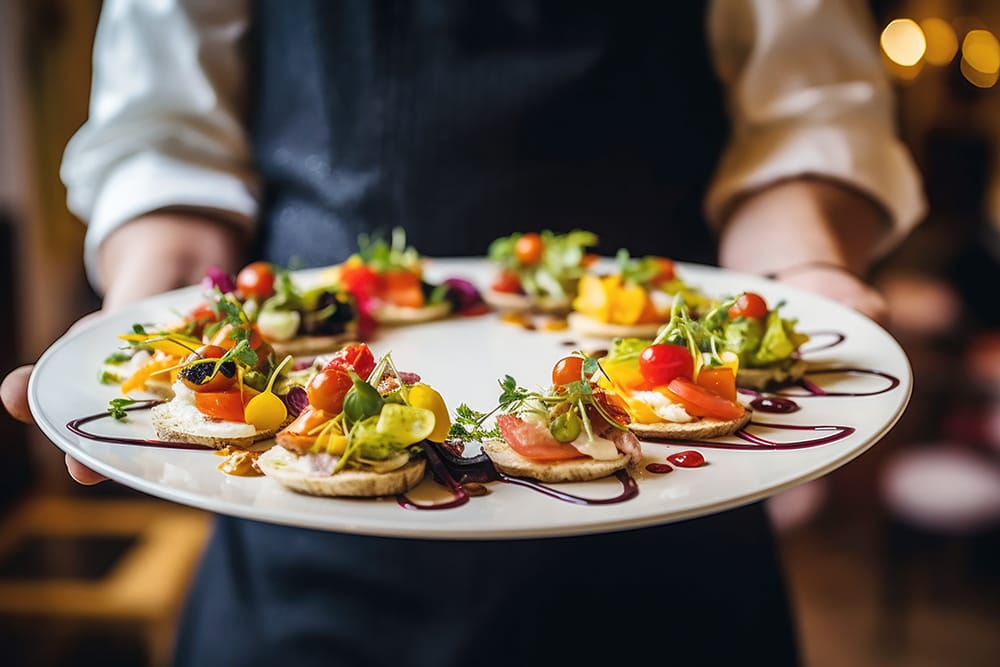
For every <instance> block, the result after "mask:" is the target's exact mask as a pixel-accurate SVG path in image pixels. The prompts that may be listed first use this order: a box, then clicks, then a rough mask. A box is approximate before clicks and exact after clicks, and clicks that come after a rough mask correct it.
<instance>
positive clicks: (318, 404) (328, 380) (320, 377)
mask: <svg viewBox="0 0 1000 667" xmlns="http://www.w3.org/2000/svg"><path fill="white" fill-rule="evenodd" d="M353 385H354V382H353V381H352V380H351V376H350V374H349V373H348V372H347V371H346V370H344V369H342V368H324V369H323V370H321V371H320V372H319V373H317V374H316V375H315V376H313V379H312V380H310V381H309V386H308V387H306V395H307V396H308V397H309V405H311V406H313V407H314V408H319V409H320V410H323V411H325V412H329V413H331V414H339V413H340V412H341V411H343V409H344V396H345V395H346V394H347V390H348V389H350V388H351V387H352V386H353Z"/></svg>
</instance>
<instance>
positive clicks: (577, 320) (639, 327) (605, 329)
mask: <svg viewBox="0 0 1000 667" xmlns="http://www.w3.org/2000/svg"><path fill="white" fill-rule="evenodd" d="M566 322H567V324H569V328H570V329H571V330H572V331H573V332H574V333H577V334H580V335H581V336H589V337H591V338H653V337H655V336H656V334H657V332H659V330H660V327H662V326H663V322H652V323H649V324H611V323H609V322H601V321H600V320H595V319H594V318H593V317H590V316H589V315H584V314H583V313H576V312H573V313H570V314H569V316H567V318H566Z"/></svg>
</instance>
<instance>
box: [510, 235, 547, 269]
mask: <svg viewBox="0 0 1000 667" xmlns="http://www.w3.org/2000/svg"><path fill="white" fill-rule="evenodd" d="M542 250H543V248H542V237H541V236H539V235H538V234H536V233H534V232H528V233H527V234H523V235H522V236H520V237H519V238H518V239H517V241H516V242H515V243H514V256H515V257H516V258H517V261H518V262H519V263H521V264H524V265H525V266H531V265H533V264H538V263H539V262H540V261H542Z"/></svg>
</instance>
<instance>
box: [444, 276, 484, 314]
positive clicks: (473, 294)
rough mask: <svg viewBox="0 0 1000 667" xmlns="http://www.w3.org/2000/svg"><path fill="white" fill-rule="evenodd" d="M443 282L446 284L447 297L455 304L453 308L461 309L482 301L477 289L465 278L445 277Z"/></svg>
mask: <svg viewBox="0 0 1000 667" xmlns="http://www.w3.org/2000/svg"><path fill="white" fill-rule="evenodd" d="M443 284H444V285H447V286H448V299H449V300H450V301H451V302H452V303H454V304H455V310H458V311H463V310H465V309H466V308H469V307H470V306H474V305H476V304H477V303H479V302H480V301H482V297H481V296H480V294H479V290H478V289H477V288H476V286H475V285H473V284H472V283H471V282H469V281H468V280H466V279H465V278H447V279H446V280H444V282H443Z"/></svg>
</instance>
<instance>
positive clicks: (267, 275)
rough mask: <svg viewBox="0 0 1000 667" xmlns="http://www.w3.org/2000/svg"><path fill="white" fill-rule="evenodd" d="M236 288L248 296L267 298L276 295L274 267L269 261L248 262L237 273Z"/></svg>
mask: <svg viewBox="0 0 1000 667" xmlns="http://www.w3.org/2000/svg"><path fill="white" fill-rule="evenodd" d="M236 289H238V290H239V291H240V293H241V294H242V295H243V296H245V297H247V298H254V299H260V300H263V299H266V298H268V297H270V296H273V295H274V267H272V266H271V265H270V264H269V263H268V262H253V263H251V264H247V265H246V266H244V267H243V268H242V269H240V272H239V273H237V274H236Z"/></svg>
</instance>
